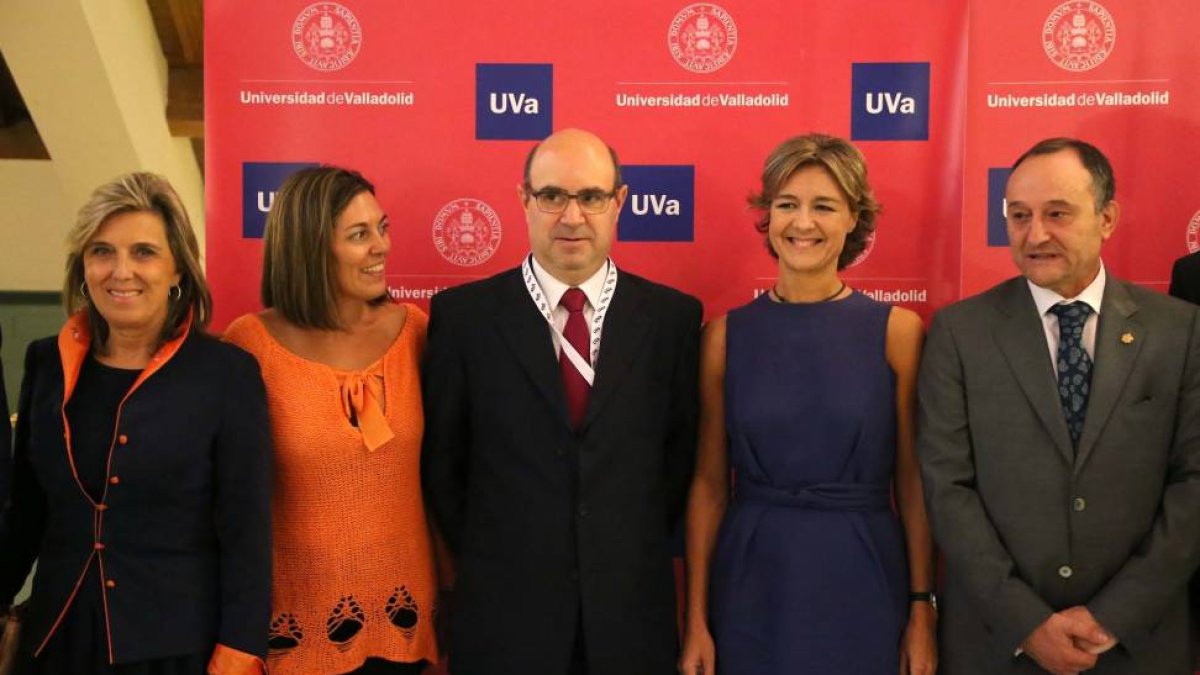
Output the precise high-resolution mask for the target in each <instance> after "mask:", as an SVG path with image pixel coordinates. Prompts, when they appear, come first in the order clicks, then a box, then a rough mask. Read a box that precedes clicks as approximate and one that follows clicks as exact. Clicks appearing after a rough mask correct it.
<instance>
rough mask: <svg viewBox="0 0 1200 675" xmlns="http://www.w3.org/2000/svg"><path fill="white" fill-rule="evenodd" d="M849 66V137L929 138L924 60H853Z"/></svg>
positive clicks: (926, 72)
mask: <svg viewBox="0 0 1200 675" xmlns="http://www.w3.org/2000/svg"><path fill="white" fill-rule="evenodd" d="M851 68H852V84H851V87H850V88H851V94H850V97H851V98H850V138H851V139H852V140H856V141H927V140H929V64H928V63H855V64H853V65H852V66H851Z"/></svg>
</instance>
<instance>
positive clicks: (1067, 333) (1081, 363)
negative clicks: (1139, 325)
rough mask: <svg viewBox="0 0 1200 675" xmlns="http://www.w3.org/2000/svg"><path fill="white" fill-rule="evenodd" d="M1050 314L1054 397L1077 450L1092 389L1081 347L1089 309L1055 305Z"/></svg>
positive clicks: (1078, 305) (1089, 366)
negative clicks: (1054, 326)
mask: <svg viewBox="0 0 1200 675" xmlns="http://www.w3.org/2000/svg"><path fill="white" fill-rule="evenodd" d="M1050 312H1051V313H1052V314H1054V315H1055V316H1057V317H1058V362H1057V367H1058V396H1059V398H1060V399H1062V407H1063V415H1065V416H1066V418H1067V431H1069V432H1071V446H1072V447H1075V448H1078V447H1079V436H1080V435H1081V434H1083V420H1084V416H1085V415H1087V403H1088V394H1090V393H1091V389H1092V359H1091V357H1089V356H1088V353H1087V350H1085V349H1084V348H1083V324H1084V323H1085V322H1086V321H1087V318H1088V315H1090V314H1091V313H1092V308H1091V307H1090V306H1088V305H1087V303H1083V302H1072V303H1068V304H1065V305H1055V306H1053V307H1051V308H1050Z"/></svg>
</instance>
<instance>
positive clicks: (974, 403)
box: [918, 138, 1200, 675]
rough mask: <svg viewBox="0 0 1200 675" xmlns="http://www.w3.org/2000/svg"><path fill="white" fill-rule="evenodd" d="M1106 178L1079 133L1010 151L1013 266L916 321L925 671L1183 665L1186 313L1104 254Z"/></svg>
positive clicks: (1196, 406) (1196, 350) (1197, 487)
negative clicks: (930, 589) (935, 551)
mask: <svg viewBox="0 0 1200 675" xmlns="http://www.w3.org/2000/svg"><path fill="white" fill-rule="evenodd" d="M1113 185H1114V183H1113V178H1112V168H1111V166H1110V165H1109V163H1108V160H1107V159H1106V158H1105V157H1104V155H1103V154H1102V153H1101V152H1100V151H1099V150H1097V149H1096V148H1095V147H1093V146H1091V145H1089V144H1087V143H1084V142H1082V141H1078V140H1074V139H1061V138H1059V139H1049V140H1046V141H1042V142H1041V143H1038V144H1037V145H1035V146H1034V147H1033V148H1031V149H1030V150H1029V151H1028V152H1026V153H1025V154H1024V155H1022V156H1021V157H1020V158H1019V159H1018V160H1017V161H1016V163H1015V164H1014V165H1013V172H1012V175H1011V176H1010V178H1009V181H1008V188H1007V192H1006V200H1007V214H1006V216H1007V221H1008V236H1009V242H1010V243H1009V245H1010V248H1011V250H1012V256H1013V260H1014V261H1015V262H1016V265H1017V267H1018V268H1019V269H1020V271H1021V276H1019V277H1016V278H1014V279H1010V280H1008V281H1006V282H1004V283H1002V284H1000V285H998V286H996V287H994V288H992V289H990V290H988V291H986V292H984V293H982V294H980V295H978V296H975V297H972V298H969V299H967V300H964V301H962V302H959V303H956V304H954V305H952V306H950V307H947V308H945V309H943V310H942V311H940V312H938V314H937V315H936V316H935V318H934V321H933V325H932V327H931V328H930V331H929V337H928V341H927V343H926V347H925V354H924V361H923V363H922V367H921V373H920V379H919V397H920V433H919V440H918V453H919V455H920V460H921V465H922V471H923V474H924V481H925V491H926V499H927V502H928V504H929V513H930V518H931V521H932V524H933V527H934V534H935V536H936V538H937V540H938V543H939V544H940V545H941V547H942V550H943V551H944V553H945V557H946V566H947V569H946V581H945V592H944V594H943V603H942V605H943V614H942V620H941V627H942V636H941V638H942V639H941V648H942V664H943V666H942V668H941V672H943V673H949V674H951V675H954V674H956V673H969V674H971V675H977V674H990V673H1040V672H1045V671H1049V672H1052V673H1077V672H1081V671H1089V672H1093V673H1129V674H1134V673H1137V674H1139V675H1145V674H1153V675H1165V674H1171V673H1180V674H1183V673H1191V658H1190V654H1189V650H1190V647H1189V643H1188V620H1189V616H1188V602H1187V592H1186V590H1187V580H1188V577H1189V575H1190V574H1191V572H1192V570H1193V568H1195V567H1196V565H1197V563H1198V562H1200V311H1197V308H1195V307H1193V306H1191V305H1188V304H1186V303H1183V302H1180V301H1178V300H1176V299H1174V298H1169V297H1167V296H1165V295H1161V294H1158V293H1154V292H1151V291H1147V290H1145V289H1142V288H1140V287H1137V286H1134V285H1133V284H1129V283H1126V282H1124V281H1121V280H1119V279H1116V278H1115V277H1113V276H1112V275H1110V274H1108V273H1107V272H1106V270H1105V267H1104V265H1103V264H1102V262H1101V260H1100V249H1101V245H1102V244H1103V243H1104V242H1105V241H1106V240H1107V239H1109V237H1110V236H1111V235H1112V233H1113V231H1114V229H1115V228H1116V226H1117V221H1118V220H1119V215H1120V209H1119V207H1118V205H1117V203H1116V202H1115V201H1113V193H1114V187H1113Z"/></svg>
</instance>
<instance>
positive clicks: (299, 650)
mask: <svg viewBox="0 0 1200 675" xmlns="http://www.w3.org/2000/svg"><path fill="white" fill-rule="evenodd" d="M374 193H375V190H374V187H373V186H372V185H371V184H370V183H369V182H367V181H366V179H364V178H363V177H362V176H361V175H359V174H358V173H356V172H353V171H348V170H345V169H339V168H336V167H320V168H312V169H304V170H301V171H299V172H297V173H295V174H293V175H292V176H291V177H289V178H288V179H287V180H286V181H285V182H284V184H283V186H282V187H281V188H280V190H279V192H278V193H277V194H276V197H275V201H274V204H273V205H272V207H271V211H270V213H269V214H268V215H267V227H266V233H265V255H264V259H263V279H262V301H263V306H264V307H266V309H265V310H264V311H263V312H261V313H259V314H257V315H247V316H243V317H241V318H239V319H237V320H236V321H234V322H233V323H232V324H231V325H230V326H229V329H228V331H227V332H226V335H225V337H226V339H227V340H229V341H230V342H232V343H234V344H236V345H238V346H240V347H242V348H243V349H245V350H247V351H249V352H250V353H251V354H253V355H254V356H255V357H256V358H257V359H258V361H259V364H260V366H261V367H262V372H263V380H264V381H265V382H266V385H267V398H268V405H269V410H270V417H271V432H272V436H273V439H274V443H275V453H276V458H275V491H274V496H273V502H272V515H273V518H274V531H273V532H274V553H273V563H274V564H273V572H274V582H273V590H272V618H271V625H270V648H271V649H270V656H269V658H268V665H269V667H270V671H271V673H272V674H273V675H301V674H303V675H310V674H312V675H321V674H327V673H328V674H332V673H346V672H351V671H353V672H355V673H388V674H401V673H403V674H406V675H407V674H409V673H412V674H416V673H420V672H421V671H422V669H423V662H426V661H434V660H436V658H437V647H436V645H435V640H434V632H433V620H432V619H433V603H434V598H435V594H436V581H435V579H436V574H435V571H434V565H433V555H432V549H431V544H430V536H429V530H428V527H427V524H426V519H425V511H424V507H423V502H422V499H421V485H420V471H419V463H420V457H419V454H420V448H421V434H422V431H423V427H424V424H423V419H422V411H421V391H420V381H419V372H418V366H419V363H420V357H421V352H422V350H423V348H424V345H425V326H426V316H425V314H424V313H422V312H421V311H420V310H419V309H417V308H416V307H414V306H412V305H396V304H393V303H391V302H389V301H388V297H387V282H386V280H385V277H384V268H385V263H386V260H387V255H388V251H389V250H390V248H391V242H390V240H389V238H388V218H387V215H386V214H385V213H384V212H383V210H382V208H381V207H380V205H379V202H378V201H376V199H375V194H374ZM356 669H358V670H356Z"/></svg>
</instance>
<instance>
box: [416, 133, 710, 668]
mask: <svg viewBox="0 0 1200 675" xmlns="http://www.w3.org/2000/svg"><path fill="white" fill-rule="evenodd" d="M517 194H518V197H519V199H520V200H521V204H522V206H523V208H524V209H525V218H526V221H527V222H528V225H529V245H530V249H531V252H530V254H529V255H527V256H526V257H525V259H524V260H523V261H522V262H521V265H520V266H519V267H517V268H515V269H512V270H509V271H507V272H503V273H501V274H498V275H496V276H494V277H491V278H490V279H485V280H483V281H479V282H475V283H470V284H466V285H463V286H459V287H456V288H452V289H449V290H447V291H444V292H442V293H440V294H438V295H437V296H436V297H434V299H433V302H432V306H431V319H430V325H429V347H428V352H427V361H426V366H425V372H424V379H425V445H424V451H423V457H422V474H423V481H424V486H425V494H426V497H427V499H428V501H429V504H430V506H431V507H432V510H433V513H434V515H435V516H436V520H437V523H438V524H439V526H440V528H441V532H442V534H443V535H444V537H445V539H446V542H447V544H448V545H449V547H450V549H451V551H452V552H453V553H454V555H455V562H456V570H457V583H456V590H455V597H454V602H453V605H454V606H453V611H452V616H451V620H450V623H451V633H450V642H449V644H448V645H447V647H448V648H449V652H450V670H451V672H452V673H453V674H454V675H504V674H507V673H513V674H518V673H519V674H521V675H525V674H527V673H537V674H538V675H582V674H587V675H642V674H661V675H667V674H669V673H672V672H674V663H675V658H676V655H677V638H676V635H677V633H676V628H675V610H676V602H675V592H674V591H675V584H674V576H673V566H672V556H671V548H670V537H671V534H672V531H673V529H674V527H675V525H676V522H677V520H678V518H679V515H680V513H681V512H682V509H683V504H684V499H685V494H686V491H687V485H688V481H689V478H690V476H691V468H692V463H693V457H694V453H695V440H696V417H697V382H696V380H697V366H698V340H699V329H700V319H701V307H700V303H699V302H698V301H697V300H696V299H695V298H693V297H691V296H688V295H685V294H683V293H680V292H678V291H675V290H672V289H670V288H667V287H665V286H661V285H658V284H655V283H652V282H650V281H647V280H645V279H642V278H640V277H638V276H635V275H633V274H631V273H629V272H627V271H625V270H624V269H621V270H619V271H618V268H617V267H616V265H614V264H613V262H612V260H611V259H610V258H609V256H608V254H609V249H610V248H611V247H612V243H613V239H614V238H615V236H616V228H617V218H618V215H619V214H620V211H621V207H622V205H623V204H624V202H625V198H626V196H627V194H628V188H627V186H625V185H624V184H622V182H621V170H620V165H619V163H618V161H617V156H616V153H615V152H613V151H612V149H611V148H609V147H608V146H607V145H606V144H605V143H604V142H603V141H602V140H600V139H599V138H597V137H596V136H595V135H593V134H591V133H588V132H586V131H581V130H577V129H568V130H565V131H560V132H557V133H555V134H553V135H551V136H550V137H549V138H547V139H545V140H544V141H542V142H541V143H540V144H538V145H537V146H535V147H534V148H533V149H532V150H531V151H530V153H529V156H528V158H527V159H526V162H525V177H524V181H523V182H522V183H521V184H520V185H518V186H517Z"/></svg>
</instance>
